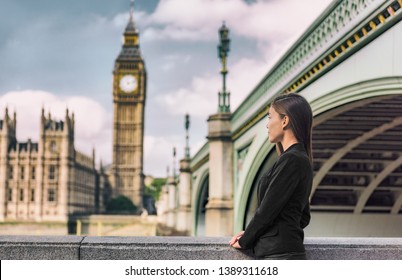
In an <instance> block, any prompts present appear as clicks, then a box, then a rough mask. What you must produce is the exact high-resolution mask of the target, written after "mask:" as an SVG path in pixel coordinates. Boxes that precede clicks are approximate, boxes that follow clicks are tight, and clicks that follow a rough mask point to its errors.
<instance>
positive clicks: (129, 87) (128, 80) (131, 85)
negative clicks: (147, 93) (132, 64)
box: [120, 75, 137, 93]
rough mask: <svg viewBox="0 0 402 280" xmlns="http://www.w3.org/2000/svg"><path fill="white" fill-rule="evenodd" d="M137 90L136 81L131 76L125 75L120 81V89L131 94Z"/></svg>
mask: <svg viewBox="0 0 402 280" xmlns="http://www.w3.org/2000/svg"><path fill="white" fill-rule="evenodd" d="M136 88H137V79H136V78H135V77H134V76H133V75H125V76H123V77H122V78H121V79H120V89H121V90H122V91H124V92H125V93H131V92H133V91H134V90H135V89H136Z"/></svg>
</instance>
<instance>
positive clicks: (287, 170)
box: [239, 143, 313, 257]
mask: <svg viewBox="0 0 402 280" xmlns="http://www.w3.org/2000/svg"><path fill="white" fill-rule="evenodd" d="M312 182H313V169H312V166H311V163H310V160H309V158H308V156H307V153H306V150H305V149H304V146H303V144H302V143H297V144H294V145H292V146H290V147H289V148H288V149H287V150H286V151H285V152H284V153H282V155H281V156H280V157H279V158H278V159H277V161H276V162H275V163H274V165H273V166H272V168H271V169H270V170H269V171H268V172H267V173H265V174H264V175H263V176H262V177H261V179H260V180H259V183H258V190H257V196H258V197H257V200H258V208H257V211H256V213H255V214H254V217H253V218H252V220H251V221H250V223H249V224H248V226H247V228H246V230H245V232H244V235H243V236H242V237H241V238H240V239H239V244H240V246H241V247H242V249H253V250H254V254H255V255H256V256H257V257H264V256H269V255H273V254H280V253H290V252H304V245H303V239H304V232H303V228H305V227H306V226H307V225H308V224H309V222H310V206H309V196H310V192H311V186H312Z"/></svg>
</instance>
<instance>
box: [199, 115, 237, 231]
mask: <svg viewBox="0 0 402 280" xmlns="http://www.w3.org/2000/svg"><path fill="white" fill-rule="evenodd" d="M230 120H231V114H230V113H219V114H216V115H212V116H210V117H209V119H208V141H209V201H208V204H207V205H206V219H205V234H206V236H231V235H232V234H233V143H232V138H231V131H230V130H231V124H230Z"/></svg>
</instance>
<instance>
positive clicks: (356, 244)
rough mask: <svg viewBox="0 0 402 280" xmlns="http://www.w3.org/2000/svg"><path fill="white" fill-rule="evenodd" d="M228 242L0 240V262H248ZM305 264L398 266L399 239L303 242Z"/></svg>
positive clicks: (196, 239)
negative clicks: (335, 262) (380, 263)
mask: <svg viewBox="0 0 402 280" xmlns="http://www.w3.org/2000/svg"><path fill="white" fill-rule="evenodd" d="M228 242H229V238H228V237H177V236H175V237H94V236H0V259H2V260H6V259H12V260H19V259H26V260H40V259H42V260H43V259H45V260H64V259H68V260H80V259H82V260H146V259H152V260H175V259H177V260H179V259H187V260H202V259H209V260H211V259H222V260H241V259H253V256H252V255H251V253H250V252H248V251H242V250H236V249H234V248H231V247H229V245H228ZM305 244H306V253H307V258H308V259H311V260H402V238H308V239H306V240H305Z"/></svg>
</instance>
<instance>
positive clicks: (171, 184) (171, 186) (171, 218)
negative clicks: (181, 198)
mask: <svg viewBox="0 0 402 280" xmlns="http://www.w3.org/2000/svg"><path fill="white" fill-rule="evenodd" d="M167 185H168V192H169V195H168V205H169V207H168V211H167V222H166V225H167V226H168V227H170V228H174V227H175V226H176V182H175V180H174V178H173V177H169V178H168V182H167Z"/></svg>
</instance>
